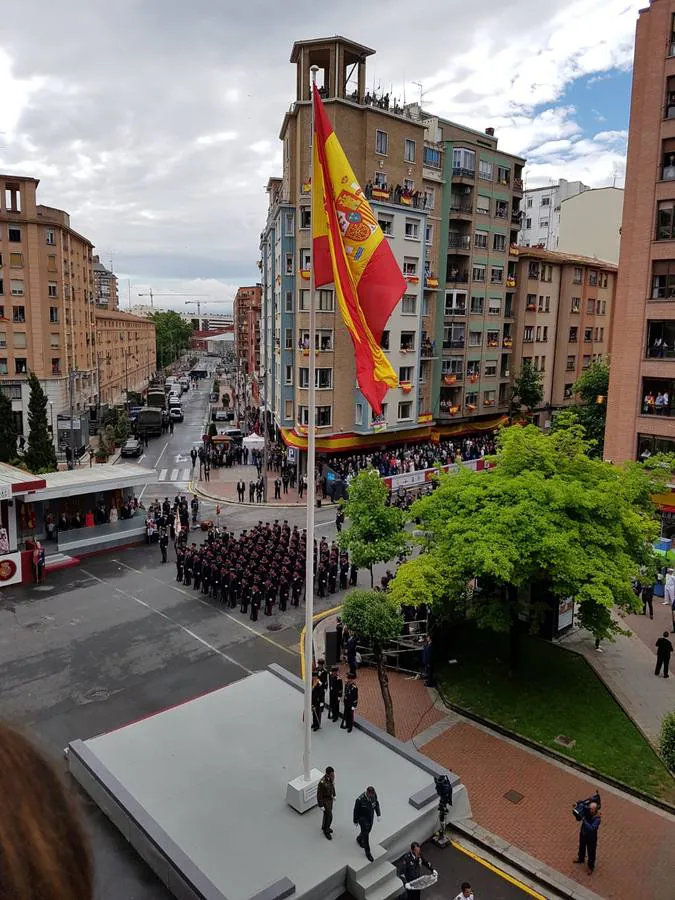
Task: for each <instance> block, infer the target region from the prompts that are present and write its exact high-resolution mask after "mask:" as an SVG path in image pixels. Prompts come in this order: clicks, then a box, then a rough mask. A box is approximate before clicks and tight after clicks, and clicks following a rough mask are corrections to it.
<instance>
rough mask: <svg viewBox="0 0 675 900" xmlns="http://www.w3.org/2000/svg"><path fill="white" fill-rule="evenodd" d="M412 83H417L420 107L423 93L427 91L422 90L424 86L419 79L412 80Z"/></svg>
mask: <svg viewBox="0 0 675 900" xmlns="http://www.w3.org/2000/svg"><path fill="white" fill-rule="evenodd" d="M412 84H415V85H417V87H418V88H419V89H420V107H421V106H422V100H423V99H424V95H425V94H426V93H427V91H425V90H424V87H423V86H422V82H421V81H413V82H412Z"/></svg>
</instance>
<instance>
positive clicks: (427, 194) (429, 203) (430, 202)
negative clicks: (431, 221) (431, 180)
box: [423, 188, 436, 209]
mask: <svg viewBox="0 0 675 900" xmlns="http://www.w3.org/2000/svg"><path fill="white" fill-rule="evenodd" d="M423 196H424V208H425V209H433V208H434V205H435V203H436V188H425V189H424V194H423Z"/></svg>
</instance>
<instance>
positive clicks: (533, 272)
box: [527, 262, 539, 279]
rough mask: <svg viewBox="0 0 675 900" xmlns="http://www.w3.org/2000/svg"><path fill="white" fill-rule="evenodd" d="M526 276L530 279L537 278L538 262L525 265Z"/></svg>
mask: <svg viewBox="0 0 675 900" xmlns="http://www.w3.org/2000/svg"><path fill="white" fill-rule="evenodd" d="M527 277H528V278H532V279H538V278H539V263H538V262H531V263H530V264H529V265H528V267H527Z"/></svg>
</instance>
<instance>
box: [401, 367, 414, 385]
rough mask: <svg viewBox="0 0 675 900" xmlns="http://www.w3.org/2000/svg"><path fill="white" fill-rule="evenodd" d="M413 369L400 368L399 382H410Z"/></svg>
mask: <svg viewBox="0 0 675 900" xmlns="http://www.w3.org/2000/svg"><path fill="white" fill-rule="evenodd" d="M413 372H414V369H413V367H412V366H401V367H400V369H399V370H398V380H399V381H408V382H410V381H412V380H413Z"/></svg>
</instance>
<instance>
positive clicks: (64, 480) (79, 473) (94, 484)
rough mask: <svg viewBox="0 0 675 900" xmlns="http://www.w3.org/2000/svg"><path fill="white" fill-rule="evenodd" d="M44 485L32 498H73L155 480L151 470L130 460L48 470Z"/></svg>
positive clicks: (136, 485) (154, 474) (155, 474)
mask: <svg viewBox="0 0 675 900" xmlns="http://www.w3.org/2000/svg"><path fill="white" fill-rule="evenodd" d="M44 478H45V482H46V484H45V486H44V487H43V488H40V489H38V490H36V491H35V494H34V496H33V497H32V498H31V499H33V500H57V499H58V498H60V497H76V496H80V495H82V494H95V493H98V492H99V491H114V490H119V489H121V488H129V487H141V486H142V485H146V484H149V483H150V482H155V481H157V472H156V471H155V470H154V469H145V468H143V467H142V466H135V465H133V464H130V463H122V464H120V465H114V466H113V465H107V464H106V465H95V466H91V467H89V466H82V467H80V468H77V469H70V470H66V471H64V472H50V473H49V474H48V475H45V476H44Z"/></svg>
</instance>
